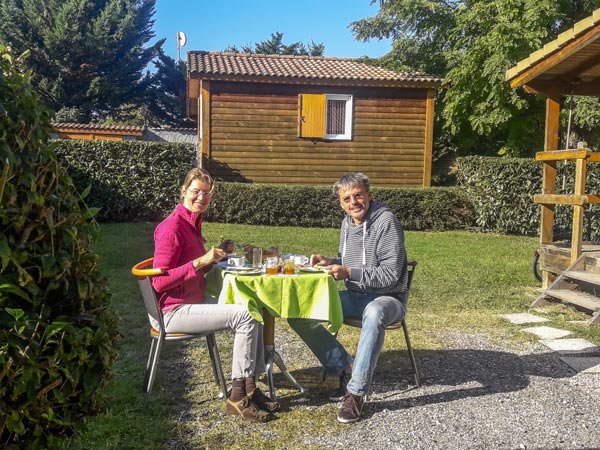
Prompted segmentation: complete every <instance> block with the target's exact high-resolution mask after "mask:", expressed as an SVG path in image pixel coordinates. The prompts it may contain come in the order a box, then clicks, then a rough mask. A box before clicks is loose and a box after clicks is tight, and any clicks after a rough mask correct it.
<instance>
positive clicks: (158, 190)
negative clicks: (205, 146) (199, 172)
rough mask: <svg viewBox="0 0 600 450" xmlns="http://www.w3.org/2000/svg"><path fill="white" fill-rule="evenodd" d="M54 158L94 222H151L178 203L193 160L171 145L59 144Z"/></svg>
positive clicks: (190, 152)
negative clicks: (92, 211) (92, 212)
mask: <svg viewBox="0 0 600 450" xmlns="http://www.w3.org/2000/svg"><path fill="white" fill-rule="evenodd" d="M56 153H57V156H58V158H59V159H60V161H61V164H62V165H63V166H64V167H65V168H66V169H67V172H68V174H69V175H70V176H71V177H72V178H73V182H74V183H75V185H76V186H77V188H78V189H80V190H81V191H82V192H83V191H84V190H86V189H89V194H88V195H87V197H86V202H87V204H88V205H90V206H91V207H95V208H98V209H99V212H98V216H97V218H98V220H100V221H115V222H127V221H136V220H149V221H157V220H161V219H163V218H164V217H165V216H166V215H167V214H169V213H170V212H171V210H172V209H173V206H174V205H175V203H177V202H178V201H179V188H180V186H181V182H182V180H183V177H184V176H185V174H186V173H187V172H188V170H190V169H191V168H192V162H193V160H194V158H195V156H196V153H195V150H194V146H193V145H191V144H182V143H174V142H142V141H102V140H97V141H85V140H75V139H73V140H59V141H57V142H56Z"/></svg>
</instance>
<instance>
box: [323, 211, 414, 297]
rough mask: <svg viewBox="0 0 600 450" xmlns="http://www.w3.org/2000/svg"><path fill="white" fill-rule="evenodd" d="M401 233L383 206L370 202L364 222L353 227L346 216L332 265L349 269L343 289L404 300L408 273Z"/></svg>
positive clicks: (402, 234)
mask: <svg viewBox="0 0 600 450" xmlns="http://www.w3.org/2000/svg"><path fill="white" fill-rule="evenodd" d="M406 261H407V258H406V249H405V248H404V230H403V228H402V225H401V224H400V222H399V221H398V219H397V217H396V216H395V215H394V214H393V213H392V212H391V211H390V210H389V208H388V207H387V206H385V205H384V204H383V203H379V202H372V203H371V204H370V207H369V211H368V213H367V216H366V218H365V221H364V222H363V223H362V224H360V225H355V224H354V223H353V222H352V218H351V217H350V216H346V217H345V218H344V220H343V222H342V226H341V231H340V247H339V251H338V256H337V258H334V259H333V262H334V264H342V265H344V266H347V267H350V268H351V274H350V278H349V279H347V280H346V282H345V283H346V288H347V289H349V290H353V291H360V292H369V293H375V294H386V295H391V296H393V297H396V298H398V299H400V300H404V299H405V298H406V286H407V282H408V272H407V266H406Z"/></svg>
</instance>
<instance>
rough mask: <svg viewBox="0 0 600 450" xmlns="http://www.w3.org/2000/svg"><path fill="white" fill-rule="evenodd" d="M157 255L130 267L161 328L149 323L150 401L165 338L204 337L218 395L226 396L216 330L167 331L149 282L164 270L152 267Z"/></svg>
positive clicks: (146, 381) (147, 385) (146, 377)
mask: <svg viewBox="0 0 600 450" xmlns="http://www.w3.org/2000/svg"><path fill="white" fill-rule="evenodd" d="M153 259H154V258H150V259H146V260H145V261H142V262H140V263H138V264H136V265H135V266H133V268H132V269H131V273H132V274H133V275H135V276H136V277H137V279H138V283H139V285H140V290H141V291H142V297H143V300H144V306H145V307H146V312H147V313H148V321H149V322H150V317H152V318H153V319H154V320H155V321H156V322H158V324H159V326H158V329H156V328H154V327H153V326H152V322H150V338H151V343H150V353H149V354H148V362H147V363H146V373H145V375H144V392H146V395H147V400H148V399H150V394H151V391H152V385H153V384H154V378H155V377H156V369H157V366H158V357H159V356H160V350H161V348H162V345H163V342H164V341H187V340H189V339H196V338H201V337H205V338H206V343H207V345H208V353H209V354H210V360H211V365H212V371H213V376H214V379H215V382H216V383H217V384H219V385H220V386H221V393H220V395H219V396H221V397H222V398H227V384H226V382H225V377H224V375H223V367H222V365H221V358H220V356H219V349H218V348H217V341H216V340H215V335H214V333H199V334H185V333H166V332H165V324H164V320H163V315H162V312H161V310H160V309H159V307H158V301H157V298H156V292H155V291H154V288H153V287H152V283H151V282H150V279H151V277H153V276H157V275H161V274H162V270H161V269H155V268H152V263H153Z"/></svg>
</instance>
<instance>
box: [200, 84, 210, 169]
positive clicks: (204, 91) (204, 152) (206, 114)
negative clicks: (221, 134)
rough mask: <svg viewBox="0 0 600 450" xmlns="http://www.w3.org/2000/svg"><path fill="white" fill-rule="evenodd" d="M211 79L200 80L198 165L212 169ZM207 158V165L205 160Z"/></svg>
mask: <svg viewBox="0 0 600 450" xmlns="http://www.w3.org/2000/svg"><path fill="white" fill-rule="evenodd" d="M210 104H211V99H210V81H206V80H201V81H200V98H199V99H198V133H199V136H200V148H199V149H198V150H199V152H198V153H199V154H198V166H199V167H202V168H203V169H207V170H210V167H209V164H210V156H211V154H210V147H211V145H210ZM204 159H206V167H203V165H204V164H203V160H204Z"/></svg>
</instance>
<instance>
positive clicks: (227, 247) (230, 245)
mask: <svg viewBox="0 0 600 450" xmlns="http://www.w3.org/2000/svg"><path fill="white" fill-rule="evenodd" d="M234 244H235V242H233V241H232V240H231V239H224V240H223V242H221V245H219V248H220V249H222V250H224V251H225V253H226V254H228V255H229V254H231V253H233V249H234Z"/></svg>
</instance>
